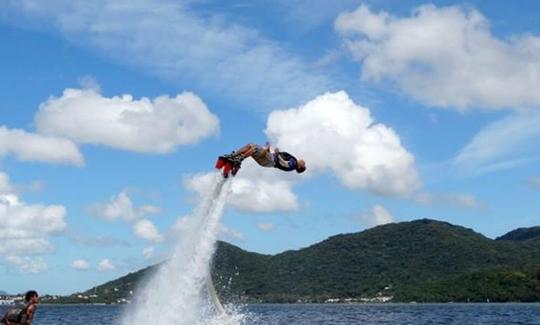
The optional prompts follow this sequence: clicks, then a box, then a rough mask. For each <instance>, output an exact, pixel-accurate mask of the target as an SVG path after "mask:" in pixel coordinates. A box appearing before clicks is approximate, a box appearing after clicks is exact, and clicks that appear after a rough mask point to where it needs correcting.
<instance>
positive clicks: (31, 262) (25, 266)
mask: <svg viewBox="0 0 540 325" xmlns="http://www.w3.org/2000/svg"><path fill="white" fill-rule="evenodd" d="M6 262H7V263H8V264H9V265H11V266H14V267H16V268H18V269H19V271H21V273H29V274H38V273H42V272H44V271H46V270H47V263H45V261H44V260H43V258H41V257H29V256H25V257H21V256H16V255H8V256H6Z"/></svg>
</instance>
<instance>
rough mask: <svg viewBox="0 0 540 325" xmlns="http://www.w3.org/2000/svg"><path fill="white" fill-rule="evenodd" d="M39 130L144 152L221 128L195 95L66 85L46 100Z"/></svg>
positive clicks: (38, 119)
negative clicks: (112, 92)
mask: <svg viewBox="0 0 540 325" xmlns="http://www.w3.org/2000/svg"><path fill="white" fill-rule="evenodd" d="M35 123H36V127H37V130H38V132H39V133H40V134H45V135H54V136H60V137H65V138H68V139H71V140H73V141H75V142H78V143H90V144H101V145H106V146H109V147H113V148H117V149H123V150H130V151H136V152H144V153H154V154H163V153H169V152H172V151H174V150H175V149H176V148H177V147H178V146H181V145H186V144H193V143H196V142H198V141H200V140H202V139H203V138H205V137H208V136H209V135H212V134H215V133H216V132H217V131H218V128H219V120H218V118H217V117H216V116H215V115H213V114H212V113H211V112H210V111H209V110H208V108H207V107H206V105H205V104H204V102H203V101H202V100H201V99H200V98H199V97H198V96H196V95H195V94H193V93H187V92H186V93H183V94H180V95H177V96H176V97H173V98H171V97H168V96H160V97H157V98H155V99H153V100H151V99H148V98H146V97H143V98H141V99H140V100H134V99H133V98H132V96H131V95H123V96H121V97H111V98H107V97H103V96H102V95H101V94H100V93H98V92H96V91H95V90H92V89H66V90H64V93H63V95H62V96H61V97H59V98H56V97H52V98H50V99H49V100H47V101H46V102H44V103H42V104H41V105H40V107H39V111H38V112H37V114H36V116H35Z"/></svg>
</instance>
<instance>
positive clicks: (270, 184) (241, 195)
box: [184, 159, 299, 213]
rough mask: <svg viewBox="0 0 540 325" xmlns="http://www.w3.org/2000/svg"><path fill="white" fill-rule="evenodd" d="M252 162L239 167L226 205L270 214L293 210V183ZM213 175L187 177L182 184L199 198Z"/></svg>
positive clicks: (246, 210)
mask: <svg viewBox="0 0 540 325" xmlns="http://www.w3.org/2000/svg"><path fill="white" fill-rule="evenodd" d="M255 164H256V163H255V162H253V161H252V160H251V159H248V160H245V161H244V163H243V164H242V171H241V172H240V173H239V174H238V176H236V177H235V179H234V182H233V183H232V185H231V192H230V194H229V196H228V197H227V203H228V204H229V205H230V206H231V207H233V208H235V209H237V210H238V211H241V212H248V213H269V212H287V211H295V210H297V209H298V208H299V205H298V198H297V197H296V195H295V194H294V192H293V191H292V186H293V184H294V183H293V182H292V181H290V180H286V179H284V178H282V177H283V176H282V175H280V174H279V173H282V172H281V171H275V170H272V169H264V170H262V169H261V168H260V167H258V166H255ZM214 177H215V174H214V173H201V174H195V175H190V176H188V177H186V178H185V179H184V185H185V186H186V188H188V189H189V190H191V191H193V192H194V193H196V194H197V195H198V196H199V197H200V196H202V195H204V194H205V193H208V191H209V190H210V186H211V185H212V184H213V183H212V182H213V179H214Z"/></svg>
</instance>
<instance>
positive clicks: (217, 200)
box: [122, 173, 242, 325]
mask: <svg viewBox="0 0 540 325" xmlns="http://www.w3.org/2000/svg"><path fill="white" fill-rule="evenodd" d="M212 185H213V186H212V187H211V189H209V191H208V193H206V195H205V196H203V197H202V199H201V201H200V203H199V205H198V207H197V208H196V209H195V211H194V213H193V215H192V216H190V217H188V218H187V219H186V220H185V223H184V226H185V227H183V229H184V231H183V233H182V235H181V236H180V238H179V240H178V244H177V246H176V248H175V251H174V254H173V255H172V257H171V258H170V259H169V260H168V261H167V262H165V263H164V264H163V265H162V266H161V267H160V268H159V270H158V271H157V272H156V273H155V274H154V275H153V277H152V278H151V279H150V280H149V281H148V282H147V283H146V285H145V286H144V287H142V288H140V289H139V290H137V291H136V296H137V297H136V299H135V302H134V304H133V305H132V306H130V307H131V308H128V309H127V312H126V314H125V315H124V317H123V320H122V324H123V325H148V324H179V325H181V324H189V325H194V324H201V325H202V324H205V325H207V324H216V325H217V324H220V325H222V324H239V323H240V322H241V318H242V315H240V314H238V313H236V312H235V311H231V312H230V313H223V309H222V308H223V307H222V306H221V304H220V303H219V300H217V302H216V299H217V297H216V296H215V291H212V289H213V284H212V283H208V284H207V280H208V277H209V274H210V264H211V260H212V255H213V254H214V251H215V245H216V240H217V236H218V232H219V221H220V218H221V215H222V213H223V209H224V206H225V201H226V198H227V194H228V193H229V191H230V181H229V180H227V179H224V178H223V177H222V176H221V174H219V173H216V175H215V178H214V181H213V184H212Z"/></svg>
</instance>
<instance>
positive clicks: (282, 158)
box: [234, 143, 306, 173]
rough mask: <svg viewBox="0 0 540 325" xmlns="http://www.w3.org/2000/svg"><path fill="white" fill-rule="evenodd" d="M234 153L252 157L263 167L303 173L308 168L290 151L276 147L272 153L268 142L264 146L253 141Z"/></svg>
mask: <svg viewBox="0 0 540 325" xmlns="http://www.w3.org/2000/svg"><path fill="white" fill-rule="evenodd" d="M234 155H235V156H236V155H238V156H240V157H241V158H242V159H245V158H247V157H251V158H253V159H254V160H255V161H256V162H257V163H258V164H259V165H261V166H263V167H274V168H278V169H281V170H283V171H286V172H290V171H293V170H296V172H297V173H303V172H304V171H305V170H306V162H305V161H303V160H302V159H297V158H296V157H294V156H293V155H291V154H290V153H288V152H284V151H279V149H278V148H275V149H274V152H273V153H271V152H270V144H269V143H266V145H265V146H264V147H261V146H259V145H257V144H253V143H249V144H246V145H245V146H243V147H242V148H240V149H238V150H237V151H235V152H234Z"/></svg>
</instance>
